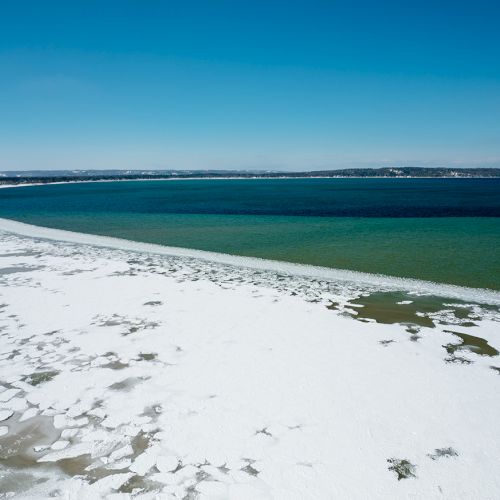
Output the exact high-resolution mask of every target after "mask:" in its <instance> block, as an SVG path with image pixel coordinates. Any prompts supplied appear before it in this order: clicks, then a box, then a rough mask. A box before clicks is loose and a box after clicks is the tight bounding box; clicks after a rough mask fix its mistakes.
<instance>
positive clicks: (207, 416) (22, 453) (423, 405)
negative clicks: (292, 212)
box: [0, 221, 500, 500]
mask: <svg viewBox="0 0 500 500" xmlns="http://www.w3.org/2000/svg"><path fill="white" fill-rule="evenodd" d="M63 240H66V241H63ZM85 241H87V243H88V244H86V243H85ZM120 246H121V248H118V247H120ZM111 247H115V248H111ZM168 253H169V252H164V254H161V253H160V252H159V251H158V249H156V248H153V247H151V246H147V245H143V246H142V247H141V245H140V244H133V243H126V242H117V241H116V240H115V241H112V240H109V241H105V239H103V238H100V239H99V238H94V237H91V236H84V235H71V233H64V232H59V231H56V230H46V229H37V228H33V227H30V226H26V225H22V224H17V223H12V222H7V221H0V286H1V288H0V339H1V340H0V497H1V496H2V494H3V495H4V496H5V498H10V497H13V498H36V499H39V498H49V497H52V498H53V497H56V498H68V499H87V498H89V499H92V498H109V499H128V498H151V499H153V498H158V499H171V498H172V499H174V498H179V499H213V500H216V499H221V500H222V499H231V500H245V499H249V500H258V499H282V500H292V499H315V500H316V499H398V500H399V499H406V498H408V499H410V498H411V499H426V500H427V499H433V498H436V499H443V498H444V499H453V500H456V499H497V498H500V475H499V474H498V472H499V471H500V426H499V425H498V422H500V398H499V394H500V357H499V356H498V350H500V323H499V321H500V314H499V312H498V304H499V303H500V294H498V293H495V292H476V291H471V290H466V289H463V290H462V289H459V288H456V287H449V288H446V287H442V288H441V289H440V288H439V286H437V285H431V284H425V283H417V282H404V281H396V280H395V281H394V282H391V281H390V280H384V279H382V278H375V277H373V278H370V279H368V278H367V279H366V280H364V281H363V280H362V279H361V278H360V279H355V278H356V275H355V274H349V273H347V274H345V279H340V278H341V276H337V277H335V276H330V275H327V274H325V276H323V277H321V276H315V275H314V273H313V272H309V274H310V275H309V276H305V275H304V274H308V273H307V272H304V270H302V271H300V268H299V267H297V269H298V270H299V271H300V272H299V271H298V272H297V273H293V266H290V267H286V266H285V267H284V268H283V269H282V270H280V269H275V270H266V269H265V268H264V267H265V266H264V265H263V264H262V263H258V262H256V261H252V262H250V261H248V265H246V266H245V265H244V264H245V261H244V259H241V261H235V263H231V262H230V261H227V259H226V261H225V260H224V258H222V257H221V258H219V259H217V258H215V257H214V258H213V259H212V260H210V259H209V258H208V257H210V256H206V257H207V258H203V255H202V254H200V255H196V254H190V253H189V252H184V253H182V252H178V253H179V255H173V254H172V255H169V254H168ZM217 260H218V262H217ZM236 264H237V265H236ZM426 287H427V289H428V292H430V293H432V295H431V294H430V293H427V294H426V293H425V292H426ZM440 290H441V291H446V292H449V293H448V298H440V297H438V296H437V295H438V294H439V293H438V292H439V291H440ZM450 297H451V298H450ZM480 302H482V303H480Z"/></svg>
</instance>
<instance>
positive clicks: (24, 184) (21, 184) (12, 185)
mask: <svg viewBox="0 0 500 500" xmlns="http://www.w3.org/2000/svg"><path fill="white" fill-rule="evenodd" d="M290 179H397V180H405V179H461V180H468V179H500V176H499V177H491V176H470V177H466V176H449V175H443V176H404V177H403V176H397V177H391V176H377V175H374V176H341V175H339V176H329V175H322V176H320V175H318V176H289V175H287V176H279V177H278V176H276V177H271V176H255V177H247V176H242V177H239V176H224V177H222V176H210V177H205V176H203V177H197V176H192V177H152V178H150V177H138V178H133V179H129V178H120V177H117V178H114V179H92V178H89V179H84V180H82V179H78V180H71V178H68V179H67V180H58V181H47V182H44V181H43V180H40V181H39V182H23V181H20V182H17V183H10V184H2V180H1V178H0V189H2V188H16V187H30V186H48V185H57V184H88V183H98V182H134V181H141V182H144V181H195V180H197V181H218V180H220V181H223V180H243V181H252V180H290Z"/></svg>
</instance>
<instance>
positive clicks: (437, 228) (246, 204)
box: [0, 179, 500, 290]
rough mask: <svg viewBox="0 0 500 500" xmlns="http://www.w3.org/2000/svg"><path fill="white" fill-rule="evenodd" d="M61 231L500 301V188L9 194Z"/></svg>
mask: <svg viewBox="0 0 500 500" xmlns="http://www.w3.org/2000/svg"><path fill="white" fill-rule="evenodd" d="M0 217H7V218H12V219H16V220H20V221H23V222H29V223H32V224H38V225H43V226H48V227H54V228H59V229H69V230H73V231H81V232H87V233H92V234H101V235H108V236H116V237H121V238H127V239H131V240H137V241H144V242H151V243H160V244H166V245H172V246H181V247H188V248H197V249H201V250H212V251H217V252H226V253H232V254H238V255H247V256H256V257H265V258H271V259H279V260H287V261H292V262H301V263H308V264H315V265H321V266H327V267H335V268H343V269H353V270H358V271H364V272H372V273H382V274H389V275H395V276H402V277H412V278H420V279H427V280H432V281H437V282H446V283H454V284H459V285H465V286H473V287H482V288H492V289H496V290H499V289H500V251H499V248H500V180H498V179H287V180H261V179H255V180H189V181H187V180H185V181H138V182H106V183H86V184H62V185H51V186H34V187H23V188H12V189H2V190H0Z"/></svg>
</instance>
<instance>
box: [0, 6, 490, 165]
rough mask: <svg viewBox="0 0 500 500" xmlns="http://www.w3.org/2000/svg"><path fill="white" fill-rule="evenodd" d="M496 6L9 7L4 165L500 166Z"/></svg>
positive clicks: (2, 30) (2, 20) (1, 58)
mask: <svg viewBox="0 0 500 500" xmlns="http://www.w3.org/2000/svg"><path fill="white" fill-rule="evenodd" d="M499 25H500V4H499V3H498V2H495V1H491V2H483V1H475V2H463V1H460V2H458V1H457V2H447V1H434V2H425V1H422V2H401V1H398V2H391V1H385V2H383V1H378V2H375V1H373V2H361V1H359V2H355V1H351V2H335V1H329V2H327V1H324V2H322V1H309V2H305V1H304V2H298V1H292V0H290V1H288V2H280V1H267V2H264V1H259V0H255V1H251V2H246V1H234V0H233V1H227V2H226V1H209V0H206V1H200V2H191V1H188V0H185V1H175V2H174V1H156V0H142V1H139V0H136V1H129V0H120V1H105V0H101V1H93V0H86V1H60V2H56V1H50V0H46V1H23V0H3V1H2V2H1V3H0V170H14V169H73V168H75V169H81V168H125V169H128V168H137V169H142V168H188V169H191V168H238V169H239V168H249V169H280V170H288V169H289V170H302V169H306V170H308V169H318V168H341V167H358V166H387V165H415V166H419V165H421V166H428V165H431V166H457V167H459V166H500V56H499V54H500V30H499V29H498V26H499Z"/></svg>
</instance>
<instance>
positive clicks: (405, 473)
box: [387, 458, 417, 481]
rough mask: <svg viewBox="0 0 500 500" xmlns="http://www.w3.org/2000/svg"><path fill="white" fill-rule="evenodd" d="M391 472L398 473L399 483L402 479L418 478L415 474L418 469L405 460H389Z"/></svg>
mask: <svg viewBox="0 0 500 500" xmlns="http://www.w3.org/2000/svg"><path fill="white" fill-rule="evenodd" d="M387 462H389V464H390V465H389V470H390V471H393V472H395V473H396V475H397V478H398V481H401V479H408V478H410V477H417V476H416V474H415V472H416V470H417V467H416V466H415V465H413V464H412V463H411V462H410V461H409V460H406V459H405V458H403V459H400V458H388V459H387Z"/></svg>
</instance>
